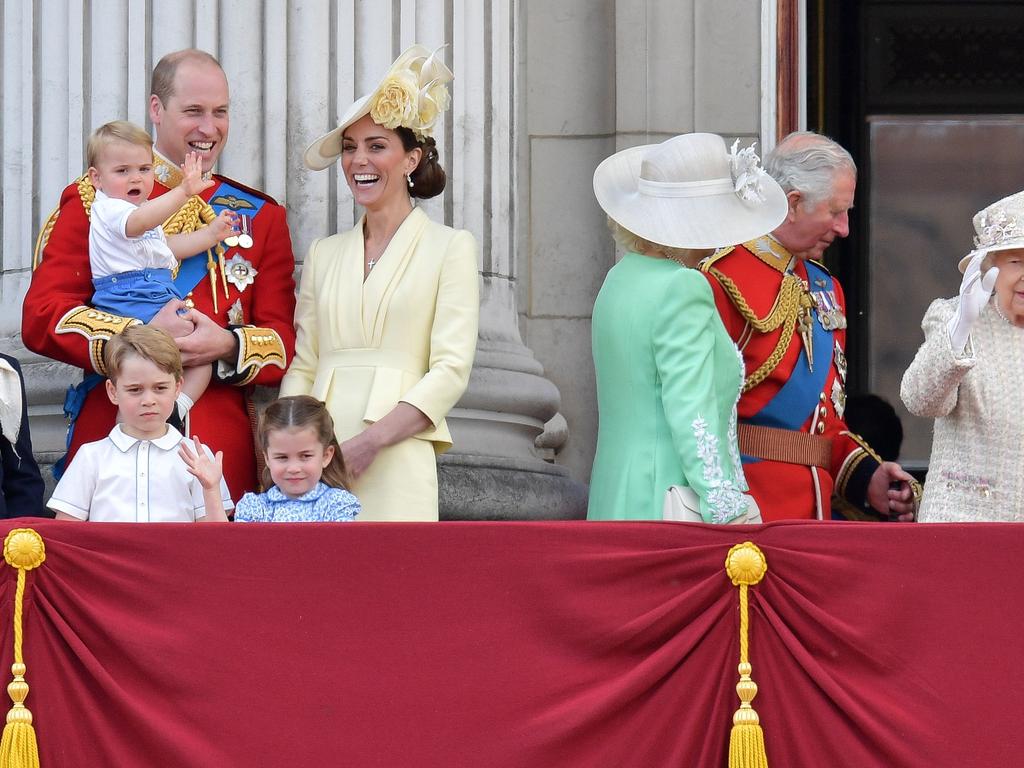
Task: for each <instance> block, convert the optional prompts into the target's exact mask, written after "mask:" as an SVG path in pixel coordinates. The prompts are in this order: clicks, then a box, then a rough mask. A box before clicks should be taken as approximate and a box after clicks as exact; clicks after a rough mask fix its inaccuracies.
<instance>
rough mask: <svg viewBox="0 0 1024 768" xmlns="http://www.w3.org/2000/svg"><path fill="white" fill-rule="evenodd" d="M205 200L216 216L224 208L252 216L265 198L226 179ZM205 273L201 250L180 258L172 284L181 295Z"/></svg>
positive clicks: (203, 253)
mask: <svg viewBox="0 0 1024 768" xmlns="http://www.w3.org/2000/svg"><path fill="white" fill-rule="evenodd" d="M207 202H209V204H210V207H211V208H213V212H214V213H216V214H217V215H218V216H219V215H220V212H221V211H223V210H225V209H226V210H229V211H234V212H235V213H238V214H241V215H243V216H248V217H249V218H253V217H255V216H256V214H257V213H259V212H260V208H262V207H263V204H264V203H265V202H266V200H264V199H263V198H262V197H258V196H256V195H254V194H252V193H251V192H246V191H245V190H243V189H239V188H238V187H236V186H234V185H233V184H229V183H228V182H226V181H221V183H220V186H219V187H217V189H215V190H214V191H213V194H212V195H210V199H209V200H208V201H207ZM206 275H207V271H206V251H203V252H202V253H199V254H196V255H195V256H189V257H188V258H187V259H182V261H181V267H180V268H179V269H178V275H177V277H175V278H174V285H175V287H176V288H177V289H178V290H179V291H181V295H182V296H185V295H186V294H187V293H188V292H189V291H191V290H192V289H193V288H195V287H196V286H197V285H199V283H200V281H201V280H202V279H203V278H204V277H206Z"/></svg>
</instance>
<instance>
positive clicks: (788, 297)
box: [701, 133, 914, 522]
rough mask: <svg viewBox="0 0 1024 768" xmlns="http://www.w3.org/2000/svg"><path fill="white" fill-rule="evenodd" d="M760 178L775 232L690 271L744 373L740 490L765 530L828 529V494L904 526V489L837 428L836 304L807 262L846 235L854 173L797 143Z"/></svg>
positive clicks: (846, 162) (841, 375)
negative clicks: (808, 522)
mask: <svg viewBox="0 0 1024 768" xmlns="http://www.w3.org/2000/svg"><path fill="white" fill-rule="evenodd" d="M765 170H766V171H767V172H768V173H769V174H771V176H772V177H774V178H775V180H776V181H778V182H779V184H780V185H781V186H782V188H783V190H784V191H785V192H786V195H787V197H788V199H789V213H788V215H787V217H786V219H785V221H783V223H782V224H781V225H779V227H778V228H777V229H775V231H773V232H772V233H770V234H768V235H765V236H764V237H761V238H759V239H757V240H753V241H751V242H748V243H744V244H743V245H738V246H735V247H733V248H729V249H724V250H722V251H719V252H718V253H716V254H715V255H714V256H712V257H711V258H709V259H708V260H706V261H705V262H704V263H703V264H702V265H701V269H702V271H703V272H704V273H705V274H706V275H707V277H708V279H709V282H710V283H711V286H712V290H713V291H714V294H715V302H716V304H717V306H718V311H719V314H720V315H721V317H722V322H723V323H724V324H725V327H726V330H727V331H728V332H729V335H730V336H732V338H733V340H734V341H735V342H736V344H737V346H738V347H739V348H740V350H741V352H742V354H743V359H744V363H745V365H746V382H745V383H744V388H743V393H742V394H741V396H740V401H739V405H738V415H739V420H740V424H739V430H738V432H739V434H738V437H739V446H740V454H741V456H742V459H743V471H744V474H745V475H746V477H747V482H748V484H749V485H750V491H751V493H752V494H753V496H754V498H755V499H756V500H757V503H758V506H759V507H760V508H761V515H762V517H763V519H764V520H765V521H766V522H767V521H771V520H779V519H786V518H818V519H823V518H824V519H828V518H829V517H831V497H832V492H833V490H835V491H836V492H837V493H838V494H839V495H840V496H841V497H843V498H845V499H846V500H848V501H849V502H850V503H851V504H852V505H853V506H854V507H855V508H856V509H858V510H860V511H862V512H863V513H866V515H868V516H874V517H879V516H880V517H882V518H886V519H887V518H890V517H899V518H901V519H911V518H912V515H913V511H914V498H913V496H914V492H913V483H914V481H913V478H911V476H910V475H908V474H907V473H906V472H904V471H903V469H902V468H901V467H900V466H899V465H898V464H895V463H893V462H882V461H880V460H879V459H878V457H877V455H876V454H875V453H874V452H873V451H872V450H871V449H870V447H869V446H868V445H867V444H866V443H864V441H863V440H861V439H860V438H859V437H857V436H856V435H853V434H851V433H850V431H849V430H848V429H847V427H846V424H845V422H844V421H843V410H844V407H845V403H846V357H845V355H844V349H845V345H846V314H845V312H846V303H845V301H844V299H843V291H842V288H841V286H840V285H839V282H838V281H837V280H836V279H835V278H833V277H832V275H830V274H829V272H828V270H826V269H825V267H824V266H822V265H821V264H820V263H818V262H817V261H816V259H818V258H820V257H821V254H822V253H823V252H824V250H825V249H826V248H827V247H828V246H829V244H831V242H832V241H833V240H834V239H835V238H837V237H846V235H847V234H848V233H849V220H848V211H849V210H850V208H852V207H853V197H854V190H855V188H856V184H857V168H856V165H855V164H854V162H853V158H851V157H850V155H849V153H848V152H847V151H846V150H845V149H843V148H842V147H840V146H839V145H838V144H836V143H835V142H833V141H832V140H830V139H827V138H825V137H824V136H819V135H817V134H813V133H796V134H791V135H790V136H787V137H786V138H785V139H783V140H782V141H781V142H780V143H779V144H778V146H777V147H775V149H774V150H772V152H770V153H769V154H768V156H767V157H766V158H765Z"/></svg>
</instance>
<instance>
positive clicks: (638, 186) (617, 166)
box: [594, 133, 788, 248]
mask: <svg viewBox="0 0 1024 768" xmlns="http://www.w3.org/2000/svg"><path fill="white" fill-rule="evenodd" d="M738 146H739V141H736V142H735V143H734V144H733V146H732V151H731V152H727V151H726V148H725V141H724V140H723V139H722V137H721V136H718V135H716V134H714V133H688V134H684V135H683V136H676V137H674V138H671V139H668V140H667V141H663V142H662V143H661V144H648V145H645V146H642V147H633V148H631V149H626V150H623V151H622V152H618V153H616V154H614V155H612V156H611V157H609V158H607V159H606V160H604V161H603V162H602V163H601V164H600V165H599V166H597V170H596V171H594V194H595V195H596V196H597V202H598V203H599V204H600V205H601V208H602V209H604V212H605V213H607V214H608V215H609V216H610V217H611V218H612V219H614V220H615V221H616V222H617V223H618V224H619V225H620V226H622V227H624V228H625V229H627V230H629V231H630V232H632V233H633V234H635V235H638V236H640V237H642V238H643V239H645V240H650V241H651V242H652V243H658V244H659V245H666V246H669V247H672V248H717V247H720V246H725V245H736V244H737V243H744V242H746V241H748V240H753V239H754V238H755V237H760V236H761V235H764V234H767V233H768V232H771V231H772V230H773V229H775V228H776V227H777V226H779V224H781V223H782V221H783V220H784V219H785V218H786V212H787V210H788V202H787V200H786V194H785V192H783V191H782V187H780V186H779V185H778V183H777V182H776V181H775V180H774V179H773V178H771V177H770V176H769V175H768V174H767V173H765V172H764V171H763V170H762V169H761V168H760V167H759V166H758V157H757V155H756V154H754V149H753V147H747V148H746V149H742V150H739V151H737V147H738Z"/></svg>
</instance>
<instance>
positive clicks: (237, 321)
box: [228, 299, 245, 325]
mask: <svg viewBox="0 0 1024 768" xmlns="http://www.w3.org/2000/svg"><path fill="white" fill-rule="evenodd" d="M228 325H245V317H244V316H243V314H242V300H241V299H235V303H234V304H232V305H231V306H230V307H228Z"/></svg>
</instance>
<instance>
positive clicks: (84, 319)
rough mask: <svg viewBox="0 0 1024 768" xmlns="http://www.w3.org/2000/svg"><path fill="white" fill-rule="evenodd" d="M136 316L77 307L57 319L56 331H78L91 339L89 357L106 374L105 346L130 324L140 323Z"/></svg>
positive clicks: (100, 371) (95, 367) (96, 368)
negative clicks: (124, 315) (122, 315)
mask: <svg viewBox="0 0 1024 768" xmlns="http://www.w3.org/2000/svg"><path fill="white" fill-rule="evenodd" d="M140 324H141V323H140V321H139V320H138V319H136V318H134V317H121V316H120V315H112V314H110V313H109V312H103V311H102V310H99V309H93V308H92V307H86V306H81V307H75V308H74V309H70V310H68V311H67V312H66V313H64V316H63V317H62V318H61V319H60V320H58V321H57V327H56V328H54V331H55V332H56V333H77V334H80V335H82V336H84V337H85V338H86V339H88V340H89V359H90V361H91V362H92V367H93V368H94V369H95V370H96V372H97V373H102V374H103V375H106V372H107V371H106V368H105V366H104V365H103V347H104V346H105V345H106V343H107V340H108V339H110V338H111V337H113V336H116V335H117V334H119V333H120V332H121V331H123V330H124V329H125V328H127V327H128V326H130V325H140Z"/></svg>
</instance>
